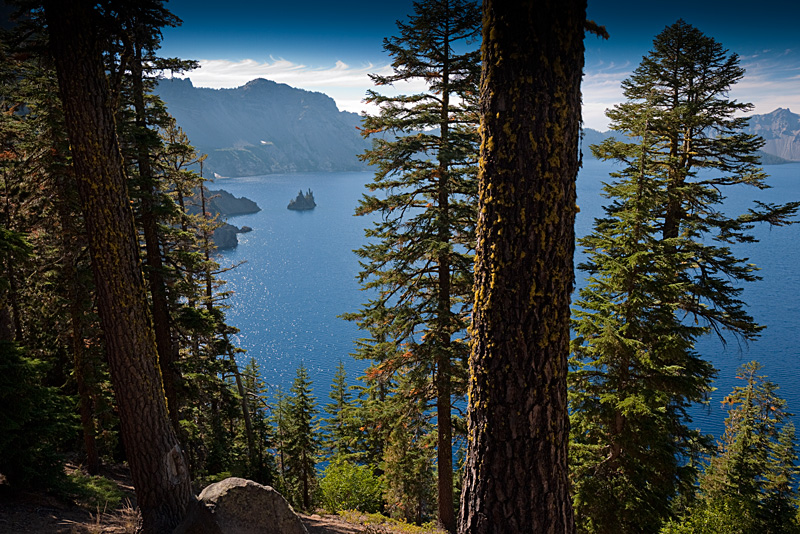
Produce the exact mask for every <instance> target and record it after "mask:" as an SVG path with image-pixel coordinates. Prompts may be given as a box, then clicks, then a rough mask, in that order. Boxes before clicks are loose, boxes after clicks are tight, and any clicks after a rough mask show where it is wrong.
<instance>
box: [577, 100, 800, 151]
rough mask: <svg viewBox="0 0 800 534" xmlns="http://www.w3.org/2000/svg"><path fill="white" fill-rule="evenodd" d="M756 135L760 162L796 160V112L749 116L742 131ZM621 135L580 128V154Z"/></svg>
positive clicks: (799, 127) (799, 123) (799, 144)
mask: <svg viewBox="0 0 800 534" xmlns="http://www.w3.org/2000/svg"><path fill="white" fill-rule="evenodd" d="M744 131H745V132H747V133H750V134H755V135H760V136H761V137H762V138H763V139H764V141H765V144H764V148H763V149H762V150H761V151H760V156H761V164H762V165H776V164H780V163H790V162H792V161H800V115H798V114H796V113H792V112H791V111H789V110H788V109H784V108H778V109H776V110H775V111H773V112H771V113H766V114H764V115H752V116H751V117H750V124H749V125H748V127H747V128H745V130H744ZM612 136H614V137H617V138H622V137H623V136H622V134H620V133H618V132H612V131H607V132H599V131H597V130H593V129H592V128H585V129H584V130H583V140H582V143H581V151H582V152H583V155H584V157H591V155H592V151H591V150H590V149H589V147H590V146H591V145H596V144H599V143H601V142H602V141H603V140H604V139H605V138H607V137H612Z"/></svg>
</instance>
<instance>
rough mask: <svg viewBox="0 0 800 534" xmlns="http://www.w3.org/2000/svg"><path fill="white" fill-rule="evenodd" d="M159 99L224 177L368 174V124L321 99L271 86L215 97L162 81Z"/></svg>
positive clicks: (219, 92) (218, 92) (263, 83)
mask: <svg viewBox="0 0 800 534" xmlns="http://www.w3.org/2000/svg"><path fill="white" fill-rule="evenodd" d="M154 92H155V93H156V94H158V95H159V96H160V97H161V98H162V99H163V100H164V102H165V103H166V105H167V110H168V111H169V112H170V114H172V116H174V117H175V119H176V120H177V122H178V125H179V126H180V127H181V128H183V130H184V131H185V132H186V135H188V136H189V139H190V140H191V142H192V144H193V145H194V146H195V148H197V150H198V152H199V153H206V154H208V159H207V160H206V162H205V167H206V169H208V170H209V171H211V172H214V173H217V174H219V175H221V176H256V175H260V174H273V173H291V172H316V171H330V172H336V171H353V170H364V169H366V168H367V165H366V164H365V163H364V162H362V161H360V160H359V159H358V155H359V154H361V153H362V152H364V150H365V149H367V148H368V147H369V145H370V143H369V141H367V140H365V139H364V138H363V137H362V136H361V134H360V132H359V130H358V127H359V126H360V125H361V118H360V117H359V115H358V114H356V113H349V112H345V111H339V109H338V108H337V107H336V103H335V102H334V100H333V99H332V98H330V97H329V96H327V95H324V94H322V93H315V92H311V91H305V90H302V89H295V88H293V87H290V86H288V85H285V84H279V83H276V82H273V81H269V80H264V79H256V80H253V81H251V82H248V83H247V84H245V85H243V86H242V87H237V88H235V89H209V88H205V87H194V86H193V85H192V82H191V80H190V79H188V78H187V79H177V78H176V79H164V80H161V81H159V83H158V85H157V86H156V89H155V91H154Z"/></svg>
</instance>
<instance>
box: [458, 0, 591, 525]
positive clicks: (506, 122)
mask: <svg viewBox="0 0 800 534" xmlns="http://www.w3.org/2000/svg"><path fill="white" fill-rule="evenodd" d="M483 8H484V19H483V25H484V27H483V48H482V54H483V79H482V84H481V113H482V120H481V128H482V144H481V162H480V165H481V169H480V179H479V180H480V201H479V207H480V216H479V220H478V247H477V251H476V253H477V258H476V272H475V304H474V314H473V325H472V334H473V336H474V344H473V349H472V354H471V356H470V385H469V395H470V404H469V422H468V437H469V450H468V457H467V465H466V474H465V481H464V491H463V496H462V507H461V516H460V520H459V521H460V524H459V527H460V531H461V532H462V533H464V534H466V533H498V534H501V533H502V534H507V533H509V532H515V533H523V532H536V533H571V532H574V521H573V515H572V507H571V503H570V497H569V483H568V471H567V442H568V427H569V422H568V417H567V386H566V378H567V357H568V353H569V347H568V345H569V317H570V309H569V304H570V293H571V292H572V288H573V283H574V275H573V252H574V242H575V239H574V237H575V236H574V220H575V213H576V211H577V209H576V205H575V178H576V175H577V172H578V167H579V162H578V135H579V127H580V103H581V102H580V81H581V72H582V70H583V26H584V21H585V17H586V15H585V11H586V3H585V1H584V0H570V1H566V2H565V1H556V0H546V1H540V2H533V1H530V0H527V1H524V2H501V1H499V0H485V1H484V4H483Z"/></svg>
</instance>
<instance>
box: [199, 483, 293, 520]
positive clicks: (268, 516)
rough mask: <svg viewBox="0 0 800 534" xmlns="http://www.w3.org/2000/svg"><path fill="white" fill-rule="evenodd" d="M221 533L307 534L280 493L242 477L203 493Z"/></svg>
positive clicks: (207, 489)
mask: <svg viewBox="0 0 800 534" xmlns="http://www.w3.org/2000/svg"><path fill="white" fill-rule="evenodd" d="M199 498H200V502H202V503H203V504H205V505H206V507H207V508H208V509H209V510H211V513H212V515H213V517H214V521H215V522H216V524H217V525H218V526H219V530H220V531H221V532H222V534H308V531H307V530H306V527H305V526H303V523H302V522H301V521H300V518H299V517H297V515H296V514H295V513H294V510H292V507H291V506H290V505H289V503H288V502H287V501H286V499H284V498H283V497H282V496H281V495H280V494H279V493H278V492H277V491H275V490H274V489H272V488H270V487H269V486H262V485H261V484H258V483H256V482H253V481H252V480H245V479H243V478H236V477H232V478H226V479H225V480H223V481H221V482H217V483H215V484H211V485H210V486H208V487H206V488H205V489H204V490H203V492H202V493H201V494H200V497H199Z"/></svg>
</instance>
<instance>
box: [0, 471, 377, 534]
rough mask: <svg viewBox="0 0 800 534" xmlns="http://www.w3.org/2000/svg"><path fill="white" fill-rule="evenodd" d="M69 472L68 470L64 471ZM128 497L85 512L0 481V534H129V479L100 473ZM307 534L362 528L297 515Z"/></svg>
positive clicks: (355, 532) (351, 533)
mask: <svg viewBox="0 0 800 534" xmlns="http://www.w3.org/2000/svg"><path fill="white" fill-rule="evenodd" d="M68 469H69V468H68ZM103 475H104V476H106V477H107V478H110V479H112V480H115V481H116V483H117V485H118V486H119V487H120V488H121V489H122V490H123V491H124V492H125V494H126V495H128V496H129V499H128V500H126V502H125V504H124V505H123V506H122V507H121V508H120V509H119V510H116V511H113V512H111V511H104V510H94V511H90V510H86V509H85V508H81V507H80V506H78V505H76V504H74V503H69V502H65V501H63V500H62V499H59V498H57V497H55V496H53V495H50V494H47V493H43V492H32V491H30V492H28V491H23V492H15V491H12V490H11V489H10V488H9V487H8V486H7V485H5V484H3V480H2V479H0V534H133V532H134V531H135V529H136V520H137V516H136V511H135V510H134V507H135V504H134V503H135V497H134V492H133V486H132V485H131V481H130V477H129V475H128V473H127V471H126V470H124V469H121V468H116V469H114V468H111V469H104V472H103ZM300 519H301V520H302V521H303V524H304V525H305V526H306V529H308V532H309V534H359V533H362V532H364V527H363V526H361V525H354V524H352V523H347V522H346V521H342V520H341V519H339V518H338V517H337V516H331V515H324V516H323V515H316V514H315V515H300Z"/></svg>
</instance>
